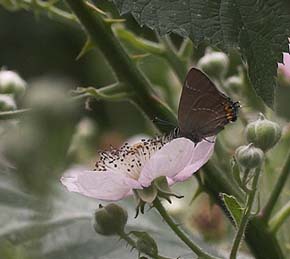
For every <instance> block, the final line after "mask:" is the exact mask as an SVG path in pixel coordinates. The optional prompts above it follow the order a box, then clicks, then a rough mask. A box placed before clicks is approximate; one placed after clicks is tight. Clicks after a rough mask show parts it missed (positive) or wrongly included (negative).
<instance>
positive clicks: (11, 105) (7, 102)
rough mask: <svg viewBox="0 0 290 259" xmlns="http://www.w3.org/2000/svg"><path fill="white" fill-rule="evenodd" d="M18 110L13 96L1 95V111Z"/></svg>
mask: <svg viewBox="0 0 290 259" xmlns="http://www.w3.org/2000/svg"><path fill="white" fill-rule="evenodd" d="M15 109H16V103H15V100H14V98H13V97H12V96H10V95H8V94H0V111H12V110H15Z"/></svg>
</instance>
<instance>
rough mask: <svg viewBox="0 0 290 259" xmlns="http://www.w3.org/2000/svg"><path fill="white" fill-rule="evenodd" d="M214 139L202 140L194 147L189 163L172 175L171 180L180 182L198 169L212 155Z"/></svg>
mask: <svg viewBox="0 0 290 259" xmlns="http://www.w3.org/2000/svg"><path fill="white" fill-rule="evenodd" d="M214 139H215V138H212V139H211V140H209V141H206V140H202V141H201V142H199V143H198V144H197V145H196V147H195V148H194V151H193V153H192V154H191V155H192V160H191V162H190V165H188V166H186V167H185V168H184V169H183V170H182V171H181V172H179V173H178V174H177V175H175V176H174V177H173V181H175V182H182V181H185V180H186V179H187V178H189V177H190V176H192V174H193V173H195V172H196V171H198V169H199V168H201V167H202V166H203V165H204V164H205V163H206V162H207V161H208V160H209V159H210V157H211V156H212V153H213V151H214Z"/></svg>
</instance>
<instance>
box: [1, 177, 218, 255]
mask: <svg viewBox="0 0 290 259" xmlns="http://www.w3.org/2000/svg"><path fill="white" fill-rule="evenodd" d="M14 178H15V177H14V176H13V174H12V173H0V194H1V195H0V197H1V200H0V211H1V214H0V245H1V244H6V243H7V242H9V244H10V247H11V248H12V249H14V250H15V251H16V250H17V249H20V248H21V249H20V250H21V251H22V250H23V249H24V250H23V251H24V252H25V253H27V254H28V258H29V259H30V258H33V259H34V258H37V259H55V258H61V259H83V258H86V259H96V258H98V259H116V258H118V259H125V258H126V259H128V258H136V256H137V252H136V250H134V251H133V252H130V248H129V247H126V244H125V243H124V241H120V240H119V238H118V237H105V236H100V235H98V234H96V233H95V232H94V230H93V214H94V211H95V209H96V208H97V207H98V204H99V202H98V201H96V200H94V199H90V198H86V197H83V196H80V195H78V194H74V193H70V192H68V191H66V190H65V189H64V187H59V186H56V188H55V189H54V191H53V192H54V195H53V196H52V197H51V200H50V201H49V202H48V203H47V204H45V205H43V206H39V203H41V199H37V198H36V197H34V196H31V195H29V194H26V193H25V192H23V191H21V190H20V187H19V186H18V185H17V181H14V180H13V179H14ZM102 204H104V203H103V202H102ZM120 204H121V205H122V206H123V207H124V208H126V209H127V210H128V212H129V221H128V225H127V231H128V232H129V231H133V230H135V231H146V232H148V233H150V235H152V237H153V238H154V239H155V240H156V242H157V243H158V247H159V253H160V254H163V255H167V256H170V257H173V258H174V257H178V256H181V257H180V258H195V257H194V255H193V254H192V253H191V251H190V250H189V249H188V248H187V247H186V246H185V245H184V244H183V243H182V242H181V241H180V240H178V239H177V238H176V237H175V236H174V234H173V232H172V231H171V230H170V229H169V228H168V226H167V225H166V224H163V223H161V222H162V219H161V218H160V217H159V216H158V215H157V214H156V213H154V211H153V210H151V211H146V215H145V216H143V215H140V216H139V217H138V218H137V219H134V215H135V208H134V205H133V203H132V201H131V200H130V199H129V200H127V201H123V202H120ZM198 242H201V241H200V240H199V241H198ZM201 245H202V246H203V248H204V249H206V250H208V249H211V248H209V247H207V246H205V245H203V244H201ZM214 253H216V252H214ZM188 255H190V256H188ZM0 258H2V257H1V252H0ZM25 259H26V258H25Z"/></svg>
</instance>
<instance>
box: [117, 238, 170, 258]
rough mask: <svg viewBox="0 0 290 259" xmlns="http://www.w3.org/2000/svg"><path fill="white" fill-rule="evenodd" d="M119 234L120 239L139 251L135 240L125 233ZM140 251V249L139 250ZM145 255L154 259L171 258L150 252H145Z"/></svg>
mask: <svg viewBox="0 0 290 259" xmlns="http://www.w3.org/2000/svg"><path fill="white" fill-rule="evenodd" d="M119 236H120V238H121V239H123V240H125V241H126V242H127V243H128V244H129V245H130V246H131V247H132V248H135V249H137V250H138V251H139V249H138V247H137V245H136V243H135V241H134V240H133V239H132V238H131V237H130V236H129V235H128V234H126V233H124V232H123V233H119ZM140 252H142V251H140ZM146 254H147V255H149V256H150V257H152V258H154V259H171V258H169V257H165V256H161V255H157V256H156V255H153V254H150V253H146Z"/></svg>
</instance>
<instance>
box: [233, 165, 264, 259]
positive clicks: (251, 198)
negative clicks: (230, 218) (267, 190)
mask: <svg viewBox="0 0 290 259" xmlns="http://www.w3.org/2000/svg"><path fill="white" fill-rule="evenodd" d="M260 171H261V169H260V168H257V169H256V170H255V176H254V179H253V182H252V190H251V192H250V193H249V195H248V197H247V202H246V207H245V209H244V213H243V216H242V219H241V224H240V226H239V229H238V231H237V234H236V236H235V240H234V243H233V246H232V250H231V254H230V259H236V257H237V252H238V250H239V247H240V244H241V241H242V239H243V236H244V234H245V230H246V227H247V224H248V222H249V217H250V215H251V209H252V206H253V204H254V199H255V194H256V190H257V185H258V180H259V175H260Z"/></svg>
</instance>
